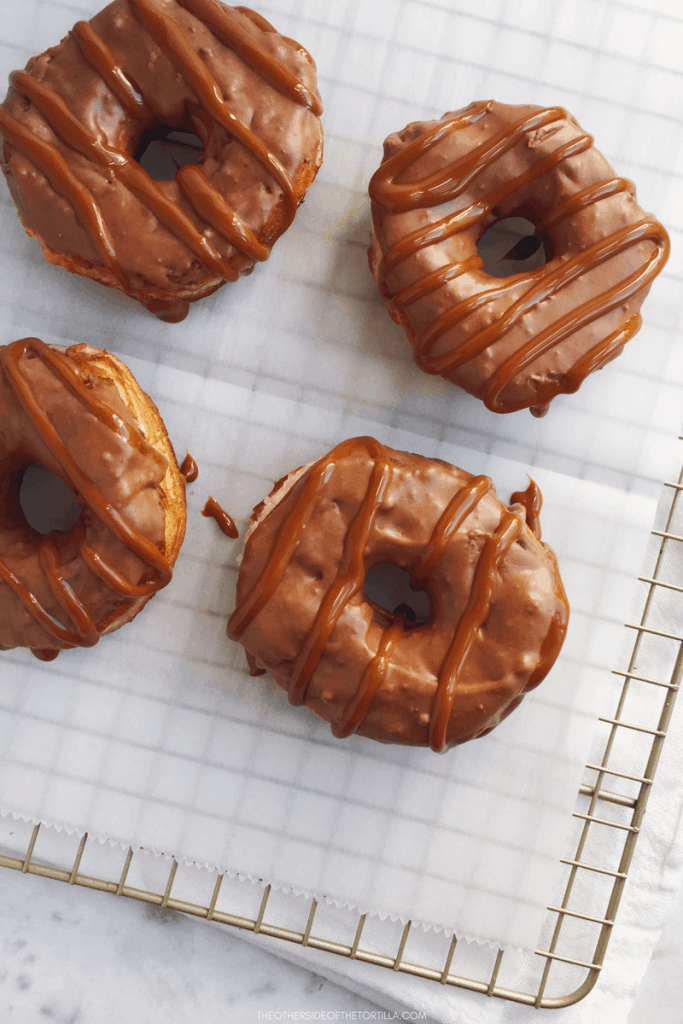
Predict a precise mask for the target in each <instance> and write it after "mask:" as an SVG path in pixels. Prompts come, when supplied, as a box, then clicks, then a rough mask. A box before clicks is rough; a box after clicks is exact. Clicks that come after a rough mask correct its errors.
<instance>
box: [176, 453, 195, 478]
mask: <svg viewBox="0 0 683 1024" xmlns="http://www.w3.org/2000/svg"><path fill="white" fill-rule="evenodd" d="M180 472H181V474H182V476H184V477H185V481H186V482H187V483H188V484H193V483H194V482H195V480H196V479H197V477H198V476H199V466H198V465H197V463H196V462H195V460H194V459H193V458H192V456H191V455H190V453H189V452H187V454H186V455H185V458H184V459H183V462H182V465H181V467H180Z"/></svg>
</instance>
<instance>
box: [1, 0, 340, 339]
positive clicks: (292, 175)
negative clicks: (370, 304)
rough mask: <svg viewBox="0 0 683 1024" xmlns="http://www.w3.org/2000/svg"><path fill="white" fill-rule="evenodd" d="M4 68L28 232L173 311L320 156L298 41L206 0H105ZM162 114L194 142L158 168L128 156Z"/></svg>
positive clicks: (46, 247)
mask: <svg viewBox="0 0 683 1024" xmlns="http://www.w3.org/2000/svg"><path fill="white" fill-rule="evenodd" d="M10 83H11V87H10V90H9V92H8V94H7V97H6V99H5V102H4V104H3V105H2V106H1V107H0V133H2V135H3V136H4V145H3V147H2V167H3V170H4V173H5V175H6V177H7V181H8V184H9V187H10V191H11V193H12V196H13V198H14V201H15V203H16V205H17V208H18V211H19V214H20V216H21V219H22V222H23V224H24V227H25V228H26V231H27V232H28V234H29V235H32V236H33V237H35V238H37V239H39V240H40V241H41V242H42V245H43V251H44V253H45V256H46V257H47V259H48V260H50V261H51V262H52V263H56V264H58V265H60V266H63V267H66V269H67V270H70V271H75V272H77V273H79V274H84V275H85V276H87V277H90V278H94V279H95V280H96V281H100V282H101V283H102V284H106V285H109V286H110V287H112V288H118V289H121V290H122V291H124V292H126V293H127V294H128V295H130V296H132V297H133V298H135V299H138V300H139V301H140V302H142V303H144V304H145V305H146V306H147V308H148V309H149V310H150V311H151V312H153V313H155V314H156V315H157V316H160V317H161V318H162V319H164V320H167V321H171V322H176V321H178V320H182V319H183V318H184V317H185V316H186V315H187V311H188V308H189V305H188V304H189V303H190V302H195V301H196V300H197V299H200V298H203V297H204V296H206V295H209V294H210V293H211V292H213V291H215V290H216V289H217V288H219V287H220V286H221V285H222V284H224V283H225V282H226V281H235V280H237V278H238V277H239V276H240V275H241V274H245V273H248V272H249V271H250V270H251V269H253V267H254V264H255V262H258V261H263V260H266V259H267V258H268V256H269V254H270V250H271V247H272V245H273V243H274V242H275V240H276V239H277V238H278V237H279V236H280V235H281V234H282V233H283V232H284V231H285V230H286V229H287V228H288V227H289V225H290V224H291V222H292V220H293V219H294V214H295V212H296V209H297V206H298V205H299V203H300V202H301V201H302V199H303V197H304V195H305V193H306V190H307V189H308V187H309V186H310V184H311V183H312V181H313V179H314V178H315V175H316V173H317V171H318V168H319V166H320V163H321V160H322V129H321V126H320V117H319V115H320V113H321V110H322V107H321V103H320V98H319V96H318V92H317V88H316V75H315V65H314V63H313V61H312V59H311V57H310V56H309V54H308V53H307V52H306V51H305V50H304V49H303V48H302V47H301V46H299V44H298V43H295V42H294V41H293V40H291V39H286V38H285V37H283V36H281V35H279V34H278V33H277V32H276V31H275V29H274V28H273V27H272V25H270V24H269V23H268V22H267V21H266V20H265V18H262V17H261V16H260V15H258V14H256V13H255V12H253V11H250V10H248V9H247V8H245V7H236V8H232V7H227V6H225V5H224V4H222V3H219V2H218V0H115V2H114V3H111V4H109V6H108V7H105V9H104V10H103V11H101V12H100V13H99V14H98V15H96V16H95V17H94V18H93V19H92V20H91V21H89V22H86V21H79V22H78V23H77V24H76V25H75V26H74V28H73V30H72V32H71V33H70V34H69V35H68V36H67V37H66V38H65V39H64V40H62V42H61V43H60V44H59V46H56V47H53V48H52V49H50V50H47V51H46V52H45V53H43V54H41V55H40V56H38V57H34V58H32V59H31V60H30V61H29V63H28V65H27V67H26V70H25V71H15V72H13V73H12V75H11V77H10ZM160 126H162V127H168V128H176V129H180V130H184V131H189V132H192V133H194V134H196V135H197V136H199V138H200V139H201V141H202V143H203V146H204V152H203V154H202V156H201V158H200V160H199V163H198V164H197V165H196V166H194V165H192V164H188V165H186V166H183V167H181V168H179V169H178V172H177V174H176V176H175V178H174V179H173V180H171V181H158V182H157V181H153V180H152V179H151V178H150V177H149V176H148V174H147V173H146V171H144V170H143V168H142V167H141V166H140V164H139V163H138V162H137V160H135V159H134V156H135V153H136V151H137V149H138V146H139V144H140V141H141V139H142V138H143V135H144V134H145V133H148V132H151V131H153V130H154V129H159V127H160Z"/></svg>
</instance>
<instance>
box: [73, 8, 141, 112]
mask: <svg viewBox="0 0 683 1024" xmlns="http://www.w3.org/2000/svg"><path fill="white" fill-rule="evenodd" d="M71 35H72V36H73V38H74V39H75V40H76V42H77V43H78V46H79V48H80V50H81V53H82V54H83V56H84V57H85V59H86V60H87V61H88V63H89V64H90V66H91V67H92V69H93V70H94V71H97V73H98V75H99V76H100V78H101V79H102V81H103V82H104V83H105V85H106V86H108V88H109V89H111V91H112V92H113V94H114V96H116V99H117V100H118V101H119V103H120V104H121V106H122V107H123V109H124V110H125V111H126V113H127V114H130V116H131V117H134V118H136V119H137V120H147V119H148V118H149V117H150V112H149V109H148V107H147V104H146V103H145V101H144V100H143V98H142V96H140V95H139V94H138V93H137V92H136V91H135V89H134V88H133V86H132V84H131V83H130V82H129V80H128V79H127V78H126V76H125V74H124V73H123V71H122V69H121V68H120V67H119V66H118V64H117V63H116V61H115V59H114V54H113V53H112V52H111V50H110V49H109V47H108V46H107V44H106V43H105V42H104V41H103V40H102V39H100V37H99V36H98V35H97V33H96V32H95V30H94V29H93V27H92V25H91V24H90V22H89V21H77V22H76V24H75V25H74V27H73V28H72V30H71Z"/></svg>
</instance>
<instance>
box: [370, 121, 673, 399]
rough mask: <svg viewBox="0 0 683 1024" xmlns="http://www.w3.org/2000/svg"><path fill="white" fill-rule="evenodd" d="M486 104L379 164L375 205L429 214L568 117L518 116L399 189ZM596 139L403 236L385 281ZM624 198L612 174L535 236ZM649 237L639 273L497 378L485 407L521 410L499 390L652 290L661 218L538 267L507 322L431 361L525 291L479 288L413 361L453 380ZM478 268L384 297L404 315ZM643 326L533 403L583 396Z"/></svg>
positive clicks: (626, 330)
mask: <svg viewBox="0 0 683 1024" xmlns="http://www.w3.org/2000/svg"><path fill="white" fill-rule="evenodd" d="M489 107H490V102H487V103H476V104H471V105H470V106H469V107H468V108H467V109H466V110H465V111H464V112H463V113H462V114H459V115H457V116H455V117H453V118H451V119H450V120H449V121H445V122H439V123H438V124H437V125H435V126H434V127H433V128H431V129H429V130H428V131H427V132H425V133H424V134H423V135H421V136H420V137H419V138H417V139H415V140H414V141H413V142H412V143H410V144H409V145H408V146H406V147H405V149H403V150H401V151H400V152H399V153H397V154H396V155H395V156H393V157H391V158H390V159H389V160H387V161H386V162H385V163H384V164H382V166H381V167H380V168H379V170H378V171H377V172H376V173H375V175H374V177H373V179H372V181H371V183H370V195H371V197H372V199H373V201H374V202H376V203H378V204H379V205H381V206H382V207H383V208H384V209H386V210H387V211H389V212H390V213H396V212H406V211H409V210H414V209H418V208H428V207H432V206H435V205H438V204H440V203H443V202H446V201H448V200H452V199H455V198H456V197H457V196H459V195H461V194H462V192H463V191H464V190H465V189H466V188H467V187H468V185H470V184H471V183H472V182H473V181H474V180H475V179H476V177H477V176H478V175H479V174H481V172H482V171H484V170H486V168H488V167H489V166H491V164H492V163H493V162H494V161H495V160H497V159H498V158H499V157H500V156H501V155H503V154H504V153H505V152H507V151H508V150H509V149H511V148H512V147H513V146H515V145H516V144H517V143H518V142H519V141H520V140H521V139H522V138H523V137H524V136H525V135H526V134H527V133H528V132H531V131H534V130H536V129H538V128H541V127H545V126H546V125H549V124H553V123H555V122H557V121H559V120H561V119H563V118H566V117H568V114H567V112H566V111H565V110H563V109H562V108H560V107H551V108H547V109H544V110H540V111H536V112H535V113H534V114H532V115H530V116H528V117H526V118H522V119H520V120H519V121H517V122H516V123H515V124H513V125H512V126H510V127H509V128H508V129H507V130H505V131H501V132H498V133H497V134H496V135H494V136H493V137H492V138H491V139H489V140H488V141H487V142H485V143H482V144H481V145H480V146H478V147H477V149H475V150H474V151H473V152H472V153H469V154H467V155H466V156H464V157H461V158H460V159H459V160H456V161H455V162H454V163H452V164H451V165H449V166H448V167H446V168H444V169H443V170H440V171H437V172H435V173H433V174H431V175H428V176H427V177H425V178H423V179H421V180H420V181H416V182H410V183H404V184H398V183H396V179H397V178H398V177H399V176H400V175H402V174H404V173H405V172H406V171H407V170H408V169H409V168H410V167H411V166H412V165H413V164H414V163H415V162H416V161H417V160H418V159H419V158H420V157H422V156H424V154H425V153H426V152H427V151H428V150H429V149H430V147H432V146H434V145H436V144H437V143H438V142H439V141H440V140H441V139H443V138H444V137H446V136H447V135H449V134H450V133H452V132H454V131H457V130H458V129H460V128H462V127H464V126H465V125H467V124H470V123H471V122H472V120H473V118H475V117H477V116H479V115H481V114H483V113H486V111H487V110H488V109H489ZM592 141H593V140H592V138H591V136H590V135H581V136H579V137H578V138H577V139H575V140H572V141H571V142H569V143H565V144H564V145H563V146H560V147H558V148H557V149H556V150H554V152H552V153H550V154H548V156H546V157H544V158H543V159H542V160H540V161H538V163H537V164H536V165H535V166H534V167H532V168H531V169H530V170H528V171H527V172H525V173H524V174H523V175H519V176H518V177H517V178H515V179H514V180H513V181H511V182H508V183H506V185H504V186H501V187H500V188H499V189H497V190H495V191H493V192H491V193H489V194H488V195H486V196H483V197H480V198H479V199H478V200H477V202H475V203H472V204H471V205H470V206H468V207H467V208H465V209H462V210H458V211H456V212H455V213H452V214H449V215H448V216H447V217H444V218H443V219H442V220H440V221H437V222H436V223H435V224H431V225H429V226H428V227H427V228H421V229H420V230H418V231H415V232H413V233H412V234H410V235H409V236H407V237H406V238H403V239H401V240H400V241H399V242H397V243H395V244H394V245H393V246H391V247H390V248H389V249H388V250H387V252H386V253H385V254H384V256H383V258H382V260H381V262H380V267H379V276H380V277H383V276H384V275H386V274H388V273H390V272H391V271H392V270H394V269H395V268H396V267H397V266H399V265H400V264H401V263H403V262H404V261H405V260H406V259H408V258H409V257H410V256H413V255H415V253H417V252H419V251H420V250H421V249H423V248H426V247H427V246H430V245H433V244H436V243H439V242H442V241H444V240H445V239H447V238H449V237H450V236H452V235H454V234H456V233H458V232H459V231H463V230H465V229H467V228H469V227H472V226H473V225H474V224H476V223H478V222H479V221H480V220H481V219H482V218H483V217H485V216H486V215H487V214H488V213H489V212H490V211H491V210H492V209H494V208H495V206H496V205H497V204H498V203H500V202H501V200H502V199H503V198H505V197H506V196H507V195H509V194H511V193H512V192H513V191H514V190H515V189H517V188H519V187H520V186H521V185H524V184H526V183H528V182H529V181H532V180H533V179H534V178H536V177H538V176H540V175H541V174H545V173H546V172H547V171H549V170H551V169H552V168H554V167H556V166H558V165H559V164H560V163H561V162H562V161H564V160H566V159H568V158H569V157H570V156H573V155H576V154H577V153H580V152H582V151H583V150H585V149H588V148H589V147H590V145H592ZM619 192H630V193H633V192H634V186H633V184H632V182H630V181H628V180H627V179H626V178H610V179H608V180H606V181H601V182H597V183H595V184H593V185H590V186H588V187H587V188H584V189H582V190H581V191H579V192H577V193H575V194H574V195H573V196H571V197H570V198H569V199H568V200H566V201H565V202H564V203H562V204H561V205H560V206H558V207H556V208H555V209H554V210H551V211H550V212H549V213H548V214H547V215H546V217H545V218H544V219H543V220H542V221H541V223H540V224H539V225H538V226H537V228H536V234H540V233H541V232H542V231H545V230H548V229H550V228H552V227H555V226H556V225H557V224H559V223H560V222H561V221H562V220H564V219H565V218H567V217H570V216H572V215H574V214H575V213H577V212H579V211H581V210H584V209H587V208H588V207H589V206H590V205H591V204H593V203H596V202H599V201H600V200H602V199H605V198H607V197H609V196H612V195H616V194H617V193H619ZM643 241H651V242H652V243H653V245H654V249H653V252H652V253H651V254H650V256H649V257H648V258H647V260H646V261H645V262H644V264H643V266H642V267H641V269H640V270H639V271H636V272H634V273H633V274H631V275H630V276H629V277H628V278H627V279H626V281H624V282H622V283H621V284H618V285H615V286H613V287H611V288H608V289H606V290H605V291H604V292H602V293H601V294H599V295H598V296H596V297H595V298H593V299H590V300H588V301H587V302H585V303H583V304H582V305H581V306H579V307H578V309H576V310H574V311H573V312H572V313H570V314H567V315H566V316H565V317H563V318H562V319H561V320H559V321H558V322H557V323H556V324H554V325H552V326H551V327H548V328H546V329H545V330H544V331H542V332H540V333H539V335H537V337H535V338H532V339H530V340H529V342H527V343H526V345H524V346H523V347H522V348H521V349H520V350H519V351H518V352H516V353H515V354H514V355H512V356H511V357H510V358H508V359H507V360H505V361H504V362H503V364H502V365H501V366H500V367H499V368H498V370H497V371H496V373H495V374H494V375H493V377H492V379H491V381H490V382H489V385H488V387H487V389H486V391H485V393H484V396H483V397H484V402H485V404H486V406H487V408H489V409H490V410H491V411H493V412H502V411H508V412H509V411H514V410H516V409H520V408H524V407H525V405H526V404H527V403H526V402H525V401H524V400H521V401H520V402H519V403H518V404H510V403H507V404H504V403H502V402H501V401H500V396H501V394H502V392H503V391H504V390H505V388H506V387H507V385H508V384H509V383H510V382H511V381H512V380H513V378H514V377H515V376H516V375H517V374H518V373H519V372H520V371H521V370H523V369H525V368H526V367H527V366H529V365H530V364H531V363H532V362H533V361H534V360H535V359H536V358H538V357H539V356H540V355H542V354H543V353H545V352H547V351H549V350H550V349H551V348H553V347H555V346H556V345H558V344H559V343H560V342H561V341H563V340H564V339H565V338H567V337H568V336H569V335H571V334H573V333H574V332H575V331H577V330H580V329H582V328H583V327H585V326H587V325H588V324H590V323H592V322H594V321H595V320H598V319H599V318H600V317H602V316H604V315H606V314H607V313H609V312H611V311H612V310H614V309H616V308H618V306H620V305H621V304H623V303H624V302H626V301H628V300H629V299H630V298H632V297H633V296H634V295H636V294H637V293H638V292H639V291H641V290H643V289H645V288H647V287H648V286H649V285H650V283H651V282H652V280H653V279H654V278H655V277H656V275H657V274H658V273H659V271H660V270H661V268H662V267H663V265H664V263H665V262H666V260H667V259H668V255H669V240H668V236H667V233H666V231H665V230H664V228H663V227H662V225H661V224H659V223H658V222H657V221H656V220H654V219H653V218H649V217H647V218H644V219H643V220H642V221H640V222H638V223H637V224H635V225H629V226H626V227H624V228H621V229H619V230H617V231H615V232H614V233H613V234H612V235H610V236H608V237H607V238H604V239H601V240H600V241H598V242H596V243H594V244H593V245H591V246H589V247H588V248H587V249H586V250H585V252H583V253H579V254H578V255H577V256H574V257H572V258H570V259H568V260H566V261H565V262H563V263H562V264H561V266H560V267H558V268H556V269H555V270H554V271H548V270H547V269H546V267H543V268H540V269H539V270H537V271H534V272H533V273H532V274H530V275H528V277H529V278H530V279H531V284H530V285H529V287H528V289H527V290H526V291H525V292H524V293H523V294H522V295H521V296H520V297H519V298H518V299H517V300H516V301H515V302H514V303H513V305H512V306H511V307H510V308H509V309H508V310H507V311H506V312H505V314H504V315H503V316H501V317H500V318H498V319H497V320H496V321H495V322H494V323H492V324H490V325H488V326H487V327H484V328H482V329H481V330H479V331H478V332H477V333H476V334H474V335H473V336H471V337H470V338H468V339H467V340H466V341H465V342H464V343H463V344H462V345H460V346H459V347H458V349H457V350H456V351H455V352H451V353H448V354H446V355H441V356H434V357H432V356H430V352H431V350H432V348H433V346H434V344H435V343H436V342H437V340H438V339H439V338H440V337H441V336H442V335H443V334H445V333H446V332H447V331H449V330H451V328H453V327H455V326H456V325H457V324H459V323H460V322H461V321H462V320H464V319H465V317H467V316H469V315H470V314H471V313H473V312H476V311H477V310H478V309H481V308H482V307H483V306H485V305H487V304H488V303H489V302H492V301H493V300H495V299H497V298H501V297H504V296H506V295H507V294H511V293H513V292H515V291H516V290H517V289H518V288H519V280H520V278H519V276H515V277H514V278H511V279H510V281H509V282H508V283H506V284H502V285H494V286H493V287H491V288H489V289H488V290H487V291H484V292H479V293H478V294H476V295H473V296H471V297H469V298H467V299H464V300H462V301H461V302H459V303H457V304H456V305H455V306H454V307H452V308H451V309H450V310H448V311H447V312H446V313H444V314H442V315H441V316H439V317H437V318H436V319H435V320H434V321H433V322H432V324H431V325H430V326H429V327H428V328H427V329H426V330H425V331H423V332H422V334H421V336H419V337H416V338H415V341H414V345H415V361H416V362H417V364H418V365H419V366H420V367H421V368H422V369H423V370H425V371H426V372H427V373H432V374H443V375H447V374H449V373H451V372H453V371H454V370H456V369H457V368H458V367H460V366H462V365H464V364H465V363H467V362H469V361H470V360H472V359H474V358H476V357H477V356H478V355H480V354H481V353H482V352H483V351H484V350H485V349H487V348H489V347H490V346H491V345H494V344H495V343H496V342H498V341H500V340H501V338H503V337H504V335H505V334H506V332H507V331H508V330H509V329H510V328H511V327H513V326H514V325H515V324H516V323H518V322H519V320H521V318H522V317H523V316H524V315H525V313H527V312H528V311H529V310H530V309H531V308H533V307H534V306H536V305H538V303H540V302H541V301H543V300H545V299H547V298H550V297H551V296H552V295H554V294H555V293H556V292H558V291H560V290H561V289H562V288H564V287H566V286H567V285H568V284H570V282H572V281H574V280H576V279H577V278H579V277H581V276H582V275H583V274H585V273H589V272H590V271H592V270H595V269H596V268H597V267H599V266H600V265H601V264H602V263H604V262H606V261H607V260H609V259H611V258H612V257H614V256H616V255H618V254H619V253H622V252H625V251H626V250H628V249H629V248H631V247H632V246H633V245H636V244H638V243H640V242H643ZM480 267H481V261H480V260H479V258H478V257H469V258H468V259H467V260H464V261H461V262H459V261H454V262H452V263H449V264H446V265H445V266H444V267H441V268H439V269H438V270H437V271H432V272H431V273H429V274H428V275H426V276H425V277H423V278H422V279H420V280H419V281H417V282H416V283H415V284H413V285H410V286H409V287H407V288H404V289H403V290H402V291H400V292H398V293H397V295H395V296H394V297H393V299H392V298H390V297H389V296H388V295H386V296H385V297H386V298H387V299H388V301H389V305H390V307H392V308H394V309H404V308H406V307H408V306H409V305H411V304H412V303H414V302H417V301H418V300H419V299H422V298H425V297H426V296H427V295H429V294H431V293H432V292H434V291H436V290H437V289H438V288H440V287H442V285H444V284H445V283H446V282H447V281H449V280H452V279H453V278H455V277H457V276H459V275H460V274H462V273H466V272H472V271H476V270H478V269H479V268H480ZM640 323H641V320H640V316H639V315H635V316H633V317H631V318H630V319H629V320H628V321H627V323H626V325H623V326H622V327H620V328H618V329H617V330H615V331H614V332H613V333H612V334H610V335H609V336H608V337H607V338H604V339H602V340H601V341H600V342H598V343H597V344H596V345H594V346H593V347H592V348H591V349H590V350H589V351H588V352H587V353H585V354H584V355H583V356H581V357H580V358H579V359H578V360H577V361H576V362H575V363H574V365H573V366H571V367H570V369H569V370H568V371H567V372H566V373H565V374H564V375H563V377H562V379H559V380H557V381H554V382H553V381H551V382H548V383H546V385H545V386H544V388H543V389H542V393H540V392H539V394H538V395H537V396H535V399H534V401H535V403H536V404H539V403H545V402H548V401H550V399H552V398H553V397H554V396H555V395H556V394H559V393H560V392H568V391H575V390H577V388H578V387H579V386H580V384H581V383H582V381H583V380H584V379H585V377H586V376H587V375H588V374H589V373H590V372H592V371H593V370H594V369H598V368H599V367H600V366H602V365H604V364H605V363H606V362H608V361H609V360H610V359H613V358H614V357H615V356H616V355H617V354H618V353H619V352H620V351H621V349H622V348H623V346H624V345H625V344H626V342H627V341H628V339H629V338H630V337H632V336H633V334H635V332H636V331H637V330H638V327H639V326H640Z"/></svg>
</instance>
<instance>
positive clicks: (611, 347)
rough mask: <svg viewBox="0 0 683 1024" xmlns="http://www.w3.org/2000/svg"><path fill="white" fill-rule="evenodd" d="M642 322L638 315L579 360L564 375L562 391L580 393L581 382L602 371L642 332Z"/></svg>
mask: <svg viewBox="0 0 683 1024" xmlns="http://www.w3.org/2000/svg"><path fill="white" fill-rule="evenodd" d="M642 322H643V318H642V317H641V315H640V313H636V314H635V316H632V317H630V318H629V319H628V320H627V321H626V323H625V324H624V325H623V326H622V327H620V328H618V329H617V330H616V331H613V333H612V334H608V336H607V337H606V338H605V339H604V340H603V341H601V342H600V343H599V344H597V345H595V346H594V347H593V348H592V349H590V350H589V351H588V352H586V353H585V355H583V356H581V358H580V359H577V361H576V362H575V363H574V365H573V366H572V367H570V369H569V370H568V371H567V372H566V373H565V375H564V381H563V383H562V391H563V392H564V393H565V394H569V393H571V392H572V391H578V389H579V387H580V386H581V381H583V380H585V378H586V377H587V376H588V374H589V373H593V372H594V371H595V370H600V369H601V368H602V367H603V366H605V364H606V363H609V362H610V360H612V359H614V358H615V357H616V356H617V355H618V354H619V352H621V350H622V349H623V347H624V345H625V344H626V342H627V341H629V339H630V338H632V337H633V335H634V334H636V333H637V332H638V331H639V330H640V326H641V324H642Z"/></svg>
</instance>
